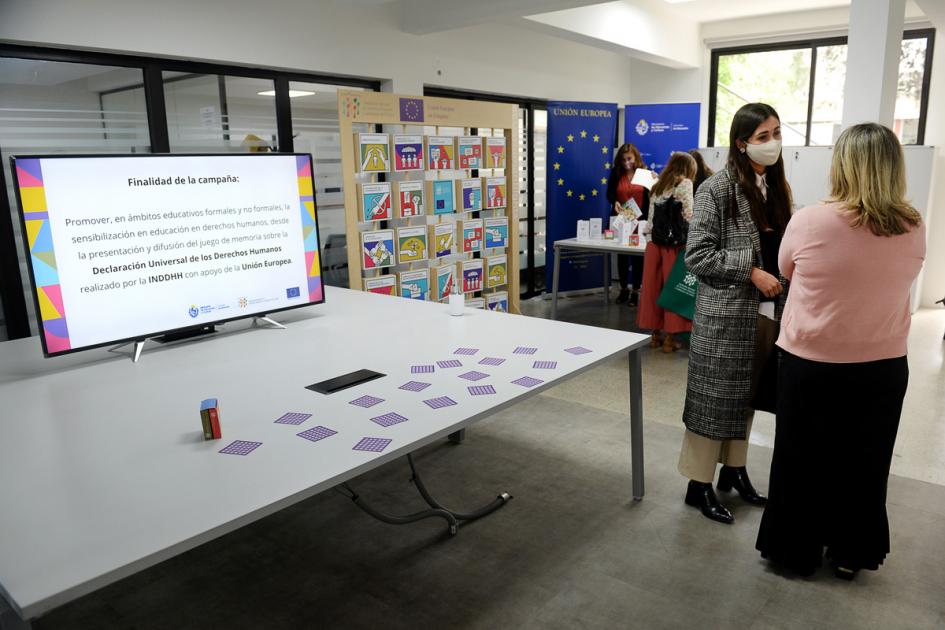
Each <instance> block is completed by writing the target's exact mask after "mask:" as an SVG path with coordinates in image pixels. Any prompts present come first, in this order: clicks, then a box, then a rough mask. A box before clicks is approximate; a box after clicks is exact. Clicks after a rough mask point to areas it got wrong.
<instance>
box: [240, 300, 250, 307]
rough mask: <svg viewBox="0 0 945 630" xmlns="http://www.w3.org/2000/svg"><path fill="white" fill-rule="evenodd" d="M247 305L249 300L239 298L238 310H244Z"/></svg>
mask: <svg viewBox="0 0 945 630" xmlns="http://www.w3.org/2000/svg"><path fill="white" fill-rule="evenodd" d="M247 304H249V300H247V299H246V298H240V308H246V305H247Z"/></svg>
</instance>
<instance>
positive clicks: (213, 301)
mask: <svg viewBox="0 0 945 630" xmlns="http://www.w3.org/2000/svg"><path fill="white" fill-rule="evenodd" d="M12 163H13V172H14V174H15V178H16V181H15V184H16V190H17V193H18V202H19V209H20V216H21V218H22V224H23V231H24V238H25V242H26V243H27V246H28V248H29V254H30V256H29V261H30V272H31V278H32V282H33V293H34V297H35V300H36V313H37V318H38V320H39V324H40V326H39V327H40V337H41V338H42V342H43V351H44V353H45V354H46V356H54V355H58V354H63V353H66V352H72V351H75V350H83V349H88V348H92V347H96V346H101V345H105V344H109V343H116V342H123V341H130V340H137V339H143V338H147V337H152V336H156V335H160V334H163V333H167V332H171V331H177V330H183V329H188V328H194V327H200V326H207V325H209V324H214V323H219V322H223V321H227V320H232V319H238V318H242V317H248V316H252V315H262V314H269V313H274V312H276V311H280V310H285V309H289V308H295V307H299V306H306V305H308V304H313V303H319V302H323V301H324V291H323V287H322V282H321V269H320V264H319V259H320V257H319V246H318V222H317V218H316V213H315V198H314V189H313V185H312V158H311V156H310V155H302V154H290V153H270V154H267V153H254V154H226V155H140V156H128V155H109V156H101V155H94V156H16V157H14V158H12Z"/></svg>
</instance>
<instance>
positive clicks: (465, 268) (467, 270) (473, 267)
mask: <svg viewBox="0 0 945 630" xmlns="http://www.w3.org/2000/svg"><path fill="white" fill-rule="evenodd" d="M459 271H460V273H461V274H462V279H463V293H475V292H476V291H482V259H481V258H477V259H475V260H463V261H461V262H460V263H459Z"/></svg>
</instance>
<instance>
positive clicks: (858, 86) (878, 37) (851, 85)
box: [842, 0, 906, 129]
mask: <svg viewBox="0 0 945 630" xmlns="http://www.w3.org/2000/svg"><path fill="white" fill-rule="evenodd" d="M905 13H906V0H852V3H851V5H850V38H849V42H848V43H849V46H848V48H847V78H846V85H845V86H844V91H843V92H844V93H843V123H842V127H843V128H844V129H846V128H847V127H850V126H851V125H855V124H857V123H861V122H878V123H880V124H882V125H886V126H887V127H892V125H893V114H894V112H895V109H896V84H897V82H898V77H899V54H900V47H901V45H902V26H903V21H904V19H905Z"/></svg>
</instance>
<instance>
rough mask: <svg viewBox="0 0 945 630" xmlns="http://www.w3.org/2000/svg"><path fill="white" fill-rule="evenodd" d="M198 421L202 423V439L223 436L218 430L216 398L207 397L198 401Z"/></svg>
mask: <svg viewBox="0 0 945 630" xmlns="http://www.w3.org/2000/svg"><path fill="white" fill-rule="evenodd" d="M200 421H201V422H202V423H203V439H205V440H219V439H220V438H221V437H223V433H222V432H220V405H219V404H218V403H217V399H216V398H208V399H206V400H204V401H203V402H201V403H200Z"/></svg>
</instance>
